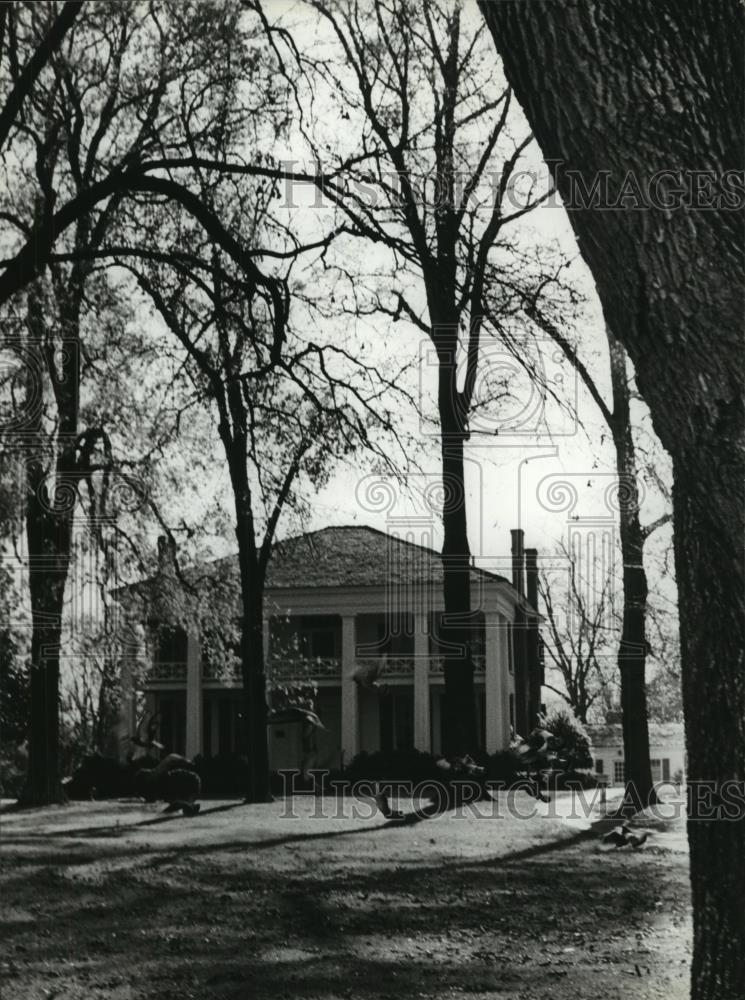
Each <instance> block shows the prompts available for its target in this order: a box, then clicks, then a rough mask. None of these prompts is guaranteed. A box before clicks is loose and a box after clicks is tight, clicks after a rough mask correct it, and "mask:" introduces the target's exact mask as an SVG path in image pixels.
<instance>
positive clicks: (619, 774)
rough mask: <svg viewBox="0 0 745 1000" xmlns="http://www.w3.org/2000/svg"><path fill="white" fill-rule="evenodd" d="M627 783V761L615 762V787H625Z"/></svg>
mask: <svg viewBox="0 0 745 1000" xmlns="http://www.w3.org/2000/svg"><path fill="white" fill-rule="evenodd" d="M625 782H626V761H625V760H614V761H613V783H614V784H615V785H623V784H624V783H625Z"/></svg>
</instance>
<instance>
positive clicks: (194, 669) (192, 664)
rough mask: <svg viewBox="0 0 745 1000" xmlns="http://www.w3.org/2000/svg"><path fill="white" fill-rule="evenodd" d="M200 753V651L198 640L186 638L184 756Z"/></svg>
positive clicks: (193, 637) (193, 755)
mask: <svg viewBox="0 0 745 1000" xmlns="http://www.w3.org/2000/svg"><path fill="white" fill-rule="evenodd" d="M201 752H202V649H201V646H200V644H199V639H198V638H197V637H196V636H195V635H192V634H191V633H190V634H189V636H188V640H187V646H186V756H187V757H188V758H189V759H190V760H191V758H192V757H196V755H197V754H198V753H201Z"/></svg>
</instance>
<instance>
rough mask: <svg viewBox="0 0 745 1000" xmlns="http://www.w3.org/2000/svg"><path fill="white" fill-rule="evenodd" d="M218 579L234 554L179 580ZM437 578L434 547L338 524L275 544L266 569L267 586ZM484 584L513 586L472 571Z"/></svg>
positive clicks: (233, 563)
mask: <svg viewBox="0 0 745 1000" xmlns="http://www.w3.org/2000/svg"><path fill="white" fill-rule="evenodd" d="M217 575H222V576H223V577H224V578H225V577H227V578H228V579H232V578H233V577H234V576H235V577H236V579H237V576H238V557H237V555H232V556H226V557H225V558H223V559H218V560H216V561H215V562H213V563H203V564H201V565H196V566H192V567H190V568H189V569H186V570H185V571H184V576H185V577H186V578H187V579H191V580H192V581H194V582H196V581H197V578H199V577H202V578H204V577H210V576H217ZM442 579H443V569H442V556H441V555H440V553H439V552H437V551H435V550H434V549H430V548H427V547H426V546H423V545H417V544H415V543H414V542H409V541H406V540H404V539H401V538H397V537H395V536H394V535H388V534H386V533H385V532H384V531H378V530H377V529H376V528H370V527H368V526H366V525H365V526H360V525H343V526H339V527H332V528H322V529H320V530H319V531H310V532H307V533H305V534H302V535H296V536H294V537H292V538H286V539H284V540H283V541H281V542H276V543H275V545H274V547H273V549H272V557H271V559H270V560H269V566H268V567H267V579H266V588H267V590H289V589H295V588H306V587H310V588H332V587H390V586H391V584H397V583H400V584H411V583H415V582H419V581H421V582H428V583H430V584H433V585H435V586H437V585H441V584H442ZM156 580H157V576H156V577H152V578H150V580H143V581H141V582H140V583H139V584H135V585H134V587H135V588H137V589H139V588H141V587H143V586H144V587H147V586H148V585H149V584H154V583H155V582H156ZM486 581H492V582H497V583H503V584H507V585H508V586H510V587H511V586H512V585H511V584H510V582H509V580H507V579H506V578H505V577H503V576H499V575H498V574H496V573H489V572H488V571H486V570H482V569H478V568H476V567H472V568H471V582H472V584H475V585H476V586H478V585H479V584H480V583H482V582H486ZM121 589H122V590H129V589H130V588H121Z"/></svg>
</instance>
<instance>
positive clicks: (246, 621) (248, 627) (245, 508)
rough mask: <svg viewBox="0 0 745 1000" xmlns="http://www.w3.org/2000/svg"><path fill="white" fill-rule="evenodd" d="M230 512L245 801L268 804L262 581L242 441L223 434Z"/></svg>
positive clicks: (269, 793) (269, 792) (239, 437)
mask: <svg viewBox="0 0 745 1000" xmlns="http://www.w3.org/2000/svg"><path fill="white" fill-rule="evenodd" d="M223 442H224V444H225V451H226V455H227V458H228V465H229V469H230V478H231V482H232V486H233V494H234V499H235V511H236V528H235V533H236V538H237V540H238V566H239V571H240V578H241V601H242V605H243V613H242V615H241V674H242V678H243V731H242V737H243V738H242V744H243V752H244V754H245V755H246V758H247V760H248V779H247V784H246V788H245V799H246V802H269V801H271V798H272V796H271V791H270V787H269V752H268V748H267V729H266V724H267V705H266V673H265V663H264V641H263V639H264V636H263V631H264V629H263V624H264V581H263V579H261V578H260V574H259V569H258V566H259V563H258V557H257V551H256V541H255V537H254V522H253V514H252V510H251V491H250V487H249V484H248V476H247V473H246V441H245V439H242V438H241V436H240V434H239V435H238V436H237V437H236V439H234V440H231V439H230V438H228V439H226V438H225V437H223Z"/></svg>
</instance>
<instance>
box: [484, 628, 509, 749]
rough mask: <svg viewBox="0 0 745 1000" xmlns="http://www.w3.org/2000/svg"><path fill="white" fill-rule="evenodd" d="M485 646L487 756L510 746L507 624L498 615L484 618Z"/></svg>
mask: <svg viewBox="0 0 745 1000" xmlns="http://www.w3.org/2000/svg"><path fill="white" fill-rule="evenodd" d="M484 643H485V650H484V653H485V656H484V686H485V688H486V691H485V698H486V734H485V736H486V752H487V753H496V752H497V750H503V749H504V748H505V747H506V746H507V744H508V743H509V693H508V691H507V685H506V677H507V673H508V666H507V622H506V621H505V620H504V618H503V617H502V615H500V614H499V613H498V612H497V611H486V612H485V614H484Z"/></svg>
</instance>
